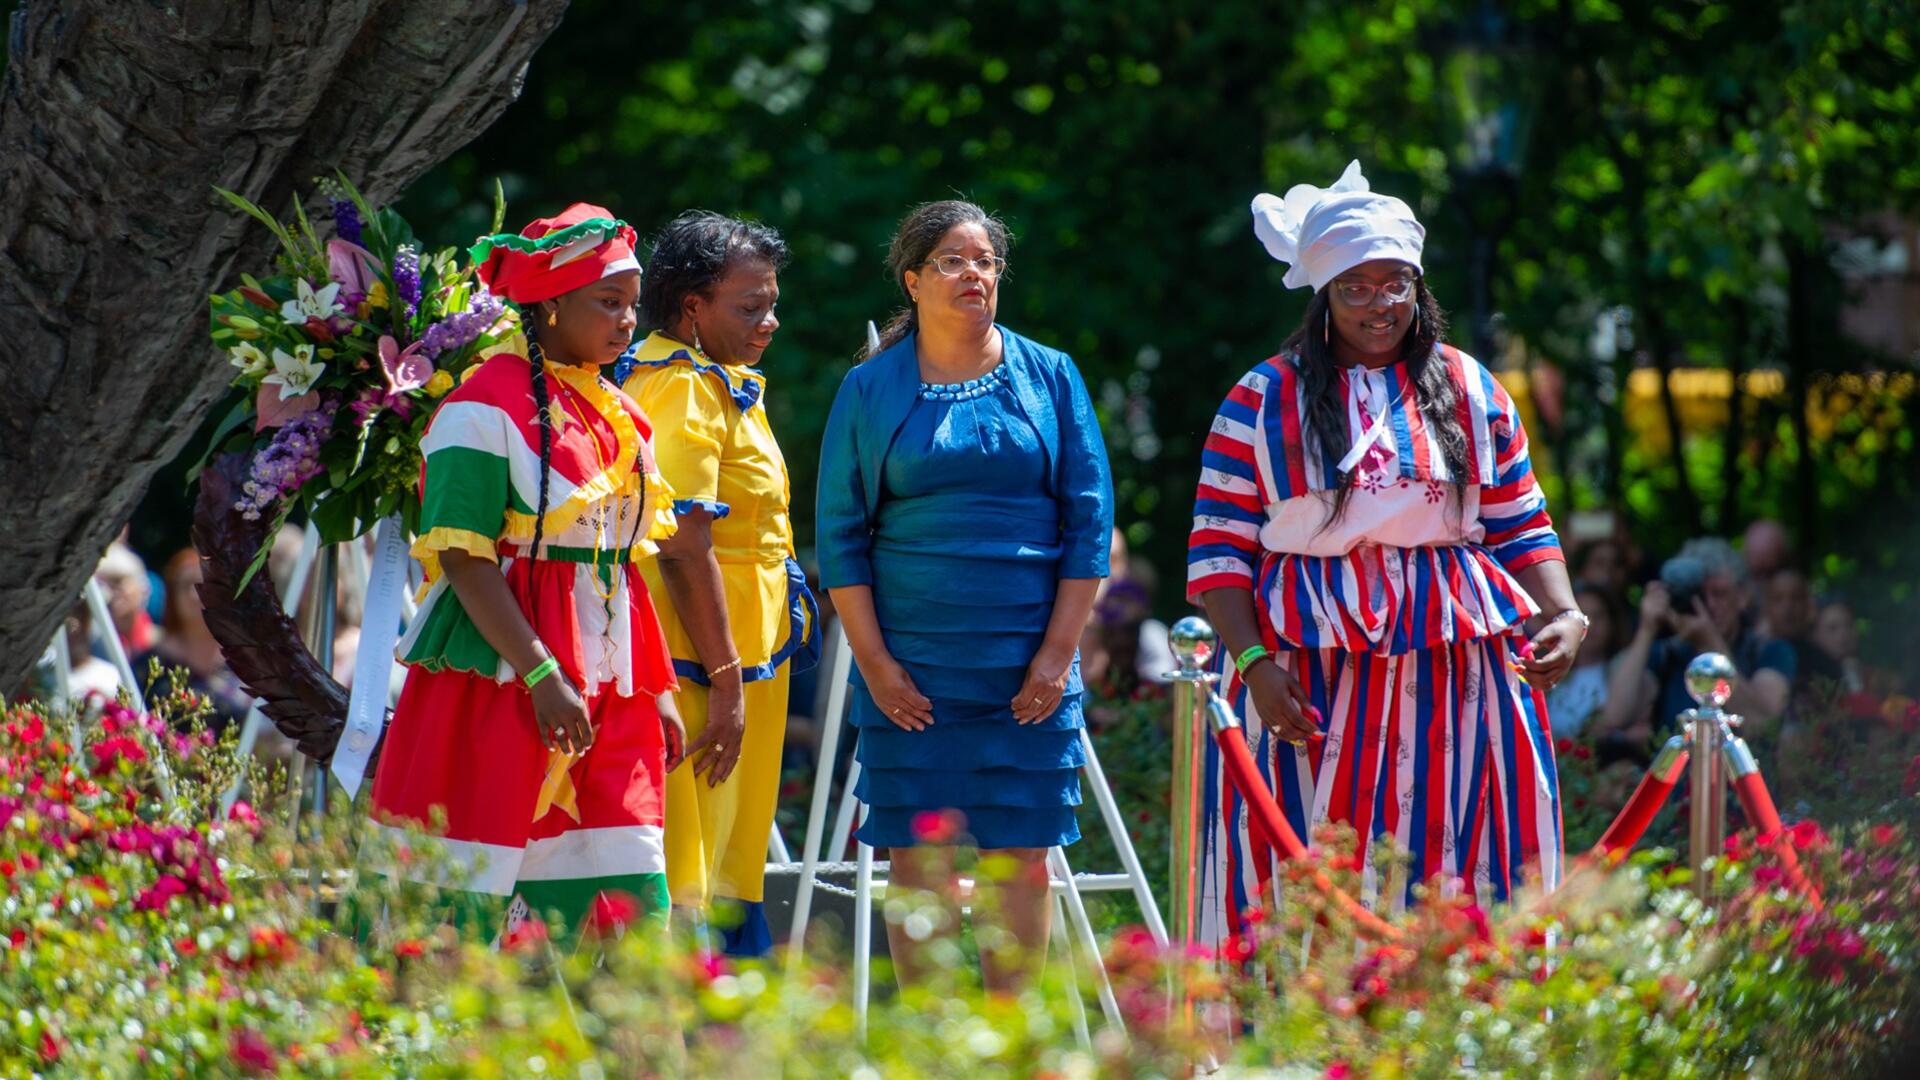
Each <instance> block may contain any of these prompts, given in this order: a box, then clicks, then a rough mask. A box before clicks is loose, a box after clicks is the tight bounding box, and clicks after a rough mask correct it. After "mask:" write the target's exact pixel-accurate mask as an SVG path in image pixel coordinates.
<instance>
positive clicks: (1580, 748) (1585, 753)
mask: <svg viewBox="0 0 1920 1080" xmlns="http://www.w3.org/2000/svg"><path fill="white" fill-rule="evenodd" d="M1573 756H1574V760H1576V761H1585V760H1587V759H1588V758H1590V757H1592V756H1593V747H1591V746H1588V745H1587V744H1586V743H1574V744H1573Z"/></svg>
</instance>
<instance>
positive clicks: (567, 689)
mask: <svg viewBox="0 0 1920 1080" xmlns="http://www.w3.org/2000/svg"><path fill="white" fill-rule="evenodd" d="M533 720H534V725H535V726H536V727H537V728H538V729H539V732H540V741H541V743H543V744H544V745H545V746H546V748H547V749H549V750H563V751H565V752H567V753H569V754H584V753H586V752H587V747H589V746H592V745H593V718H592V717H590V716H588V715H587V703H586V702H585V701H584V700H583V699H582V698H581V697H580V692H579V691H578V690H575V689H574V688H573V683H572V682H570V681H568V679H567V677H566V675H565V674H563V673H561V672H558V671H556V672H554V673H553V674H551V675H549V676H547V677H546V678H544V679H541V680H540V681H539V682H537V683H535V684H533Z"/></svg>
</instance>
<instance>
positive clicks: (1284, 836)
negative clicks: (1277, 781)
mask: <svg viewBox="0 0 1920 1080" xmlns="http://www.w3.org/2000/svg"><path fill="white" fill-rule="evenodd" d="M1213 741H1214V744H1215V745H1216V746H1218V747H1219V748H1220V760H1221V761H1222V762H1223V763H1225V765H1226V771H1227V778H1228V780H1229V781H1231V782H1232V784H1233V787H1234V790H1236V791H1238V792H1239V793H1240V798H1241V799H1243V800H1245V802H1246V804H1247V811H1248V817H1249V819H1250V820H1251V822H1252V823H1253V827H1254V828H1255V829H1257V830H1258V831H1259V832H1261V833H1262V834H1263V835H1264V836H1265V838H1266V840H1267V842H1268V844H1270V845H1271V846H1273V847H1274V848H1277V849H1278V850H1279V851H1280V853H1281V854H1283V855H1285V856H1286V857H1287V858H1288V859H1291V860H1294V861H1296V862H1302V863H1304V862H1305V860H1306V857H1307V846H1306V845H1305V844H1303V843H1301V842H1300V836H1299V834H1298V833H1295V832H1294V831H1293V826H1292V825H1289V824H1288V823H1287V815H1286V814H1284V813H1282V812H1281V810H1280V807H1279V805H1278V804H1277V803H1275V802H1274V801H1273V792H1272V791H1270V790H1268V789H1267V782H1266V781H1265V780H1262V779H1261V778H1260V770H1259V769H1258V768H1257V767H1256V766H1255V765H1254V763H1253V753H1252V751H1250V750H1248V749H1247V740H1246V738H1245V737H1244V736H1243V735H1242V734H1241V729H1240V728H1226V729H1224V730H1222V731H1219V732H1216V733H1215V734H1214V737H1213ZM1308 880H1310V881H1311V882H1312V883H1313V886H1314V888H1316V889H1319V890H1320V892H1321V893H1322V894H1324V895H1325V896H1326V898H1327V899H1328V900H1329V901H1330V902H1331V903H1332V904H1333V905H1334V906H1335V907H1337V908H1339V909H1340V910H1341V911H1342V912H1344V913H1345V914H1346V916H1347V917H1348V918H1350V919H1352V920H1353V921H1354V922H1355V923H1356V924H1358V926H1359V927H1360V929H1361V931H1362V932H1364V933H1367V934H1369V935H1371V936H1373V937H1378V938H1385V939H1387V940H1389V941H1393V940H1398V939H1399V937H1400V931H1399V930H1398V929H1397V928H1395V927H1394V926H1392V925H1390V924H1389V923H1387V921H1386V920H1384V919H1382V918H1380V916H1378V915H1375V914H1374V913H1373V912H1371V911H1368V910H1367V909H1366V908H1365V907H1363V906H1361V904H1360V902H1359V901H1357V900H1355V899H1354V898H1353V897H1351V896H1348V895H1347V893H1346V891H1345V890H1343V889H1342V888H1340V886H1338V885H1335V884H1334V883H1333V879H1332V878H1330V877H1328V876H1327V873H1326V871H1324V870H1321V869H1320V868H1319V867H1314V868H1313V869H1312V871H1311V872H1310V874H1309V875H1308Z"/></svg>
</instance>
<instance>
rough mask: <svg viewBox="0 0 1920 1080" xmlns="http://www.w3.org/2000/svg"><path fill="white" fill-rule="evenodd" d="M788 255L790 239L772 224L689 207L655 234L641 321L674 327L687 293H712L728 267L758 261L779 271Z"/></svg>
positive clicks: (644, 277) (656, 327) (645, 278)
mask: <svg viewBox="0 0 1920 1080" xmlns="http://www.w3.org/2000/svg"><path fill="white" fill-rule="evenodd" d="M787 258H788V251H787V242H786V241H785V240H783V239H781V237H780V231H779V230H778V229H775V228H774V227H773V226H771V225H763V224H761V223H760V222H757V221H744V220H742V219H740V218H732V217H728V216H726V215H725V214H716V213H714V212H713V211H711V210H688V211H686V212H685V213H683V214H681V215H680V216H679V217H676V218H674V219H673V220H672V221H669V222H667V225H666V228H663V229H661V230H660V235H658V236H656V237H654V238H653V254H651V255H649V256H647V269H646V273H644V274H642V275H640V321H641V322H644V323H646V324H647V326H648V327H649V328H651V329H654V330H667V329H670V328H671V327H672V326H673V325H674V324H675V323H677V322H679V321H680V307H681V305H682V304H683V303H684V302H685V301H686V298H687V297H688V296H689V295H693V294H697V295H700V296H705V295H707V291H708V290H709V289H712V288H713V285H714V282H717V281H719V280H720V279H721V278H723V277H726V276H727V271H728V270H730V269H732V268H733V267H735V266H737V265H739V264H741V263H743V262H749V261H752V262H764V263H766V264H767V265H769V266H771V267H773V269H774V270H775V272H778V271H779V270H780V269H782V268H783V267H785V266H786V265H787Z"/></svg>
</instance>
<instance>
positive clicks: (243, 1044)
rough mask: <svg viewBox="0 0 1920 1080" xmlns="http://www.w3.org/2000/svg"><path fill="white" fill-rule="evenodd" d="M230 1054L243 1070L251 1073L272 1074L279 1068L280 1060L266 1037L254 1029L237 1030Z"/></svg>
mask: <svg viewBox="0 0 1920 1080" xmlns="http://www.w3.org/2000/svg"><path fill="white" fill-rule="evenodd" d="M228 1052H229V1053H231V1054H232V1055H233V1060H234V1061H235V1062H236V1063H237V1064H239V1066H240V1067H241V1068H243V1069H245V1070H246V1071H248V1072H250V1073H270V1072H273V1071H274V1070H276V1069H277V1068H279V1064H280V1063H279V1059H278V1057H277V1056H276V1055H275V1054H274V1052H273V1047H272V1045H270V1044H269V1043H268V1042H267V1038H266V1036H264V1035H262V1034H260V1033H259V1032H257V1031H255V1030H253V1029H252V1028H248V1027H243V1028H236V1029H235V1030H234V1033H233V1040H232V1042H231V1043H230V1044H229V1045H228Z"/></svg>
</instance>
